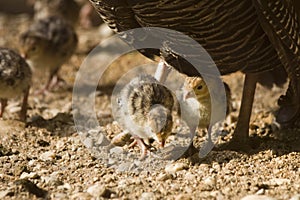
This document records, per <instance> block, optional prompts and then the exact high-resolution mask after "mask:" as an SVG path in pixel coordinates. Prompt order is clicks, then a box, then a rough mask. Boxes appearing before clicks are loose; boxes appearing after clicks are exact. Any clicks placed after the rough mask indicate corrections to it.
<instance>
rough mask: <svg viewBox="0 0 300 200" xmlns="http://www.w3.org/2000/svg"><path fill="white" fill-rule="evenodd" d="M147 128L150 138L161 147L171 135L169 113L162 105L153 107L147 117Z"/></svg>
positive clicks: (171, 123)
mask: <svg viewBox="0 0 300 200" xmlns="http://www.w3.org/2000/svg"><path fill="white" fill-rule="evenodd" d="M148 126H149V128H150V132H151V135H152V138H153V139H154V140H155V141H156V142H158V143H159V144H160V145H161V146H162V147H163V146H164V145H165V142H166V140H167V138H168V137H169V136H170V135H171V133H172V127H173V120H172V114H171V111H170V110H168V109H167V108H165V107H164V106H162V105H154V106H153V108H152V109H151V111H150V112H149V115H148Z"/></svg>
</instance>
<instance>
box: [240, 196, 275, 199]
mask: <svg viewBox="0 0 300 200" xmlns="http://www.w3.org/2000/svg"><path fill="white" fill-rule="evenodd" d="M241 200H276V199H274V198H272V197H268V196H265V195H248V196H245V197H243V198H242V199H241Z"/></svg>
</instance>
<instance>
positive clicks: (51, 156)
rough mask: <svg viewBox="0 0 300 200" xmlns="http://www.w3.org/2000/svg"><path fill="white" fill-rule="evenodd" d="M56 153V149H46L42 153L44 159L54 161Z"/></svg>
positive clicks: (41, 156) (41, 157)
mask: <svg viewBox="0 0 300 200" xmlns="http://www.w3.org/2000/svg"><path fill="white" fill-rule="evenodd" d="M55 156H56V153H55V152H54V151H46V152H44V153H42V154H41V155H40V159H41V160H42V161H52V160H54V158H55Z"/></svg>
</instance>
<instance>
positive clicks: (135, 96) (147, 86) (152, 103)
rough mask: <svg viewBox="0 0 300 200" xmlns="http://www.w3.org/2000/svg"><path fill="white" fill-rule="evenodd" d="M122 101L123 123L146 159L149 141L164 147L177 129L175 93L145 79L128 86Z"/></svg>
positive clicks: (152, 79) (153, 80) (121, 120)
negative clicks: (172, 132)
mask: <svg viewBox="0 0 300 200" xmlns="http://www.w3.org/2000/svg"><path fill="white" fill-rule="evenodd" d="M118 101H119V102H118V103H119V106H120V119H119V122H120V124H121V125H122V126H123V127H124V128H126V129H128V130H129V132H130V133H131V134H132V136H133V137H134V138H135V140H136V143H137V144H138V145H139V146H140V148H141V152H142V158H143V157H144V156H145V155H146V154H147V150H148V147H149V145H150V144H149V139H154V141H156V142H157V143H159V144H160V145H161V146H162V147H163V146H164V144H165V142H166V140H167V138H168V137H169V136H170V134H171V131H172V126H173V118H172V109H173V107H174V97H173V94H172V93H171V91H170V90H169V89H168V88H166V87H165V86H163V85H161V84H159V82H158V81H157V80H156V79H155V78H154V77H152V76H150V75H141V76H139V77H137V78H134V79H133V80H132V81H131V82H130V83H129V84H128V85H126V86H125V88H124V89H123V90H122V91H121V96H120V98H119V99H118Z"/></svg>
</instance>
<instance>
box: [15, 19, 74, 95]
mask: <svg viewBox="0 0 300 200" xmlns="http://www.w3.org/2000/svg"><path fill="white" fill-rule="evenodd" d="M77 42H78V41H77V35H76V33H75V31H74V29H73V28H72V26H70V25H69V24H68V23H67V22H66V21H65V20H63V19H61V18H59V17H48V18H45V19H40V20H38V21H36V22H34V23H33V24H32V25H31V26H30V27H29V29H28V30H27V31H26V32H24V33H23V34H22V35H21V36H20V52H21V55H22V56H23V57H24V58H25V59H26V60H27V61H28V63H29V64H30V66H31V67H32V68H33V69H35V70H39V71H42V72H43V73H44V71H47V72H49V74H50V76H49V79H48V81H47V83H46V85H45V87H44V89H43V90H42V91H45V90H48V89H51V87H53V85H54V84H55V83H56V82H57V78H58V77H57V73H58V71H59V69H60V67H61V66H62V65H63V64H64V63H65V62H66V61H67V60H68V59H69V58H70V57H71V56H72V54H73V53H74V51H75V49H76V46H77Z"/></svg>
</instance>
